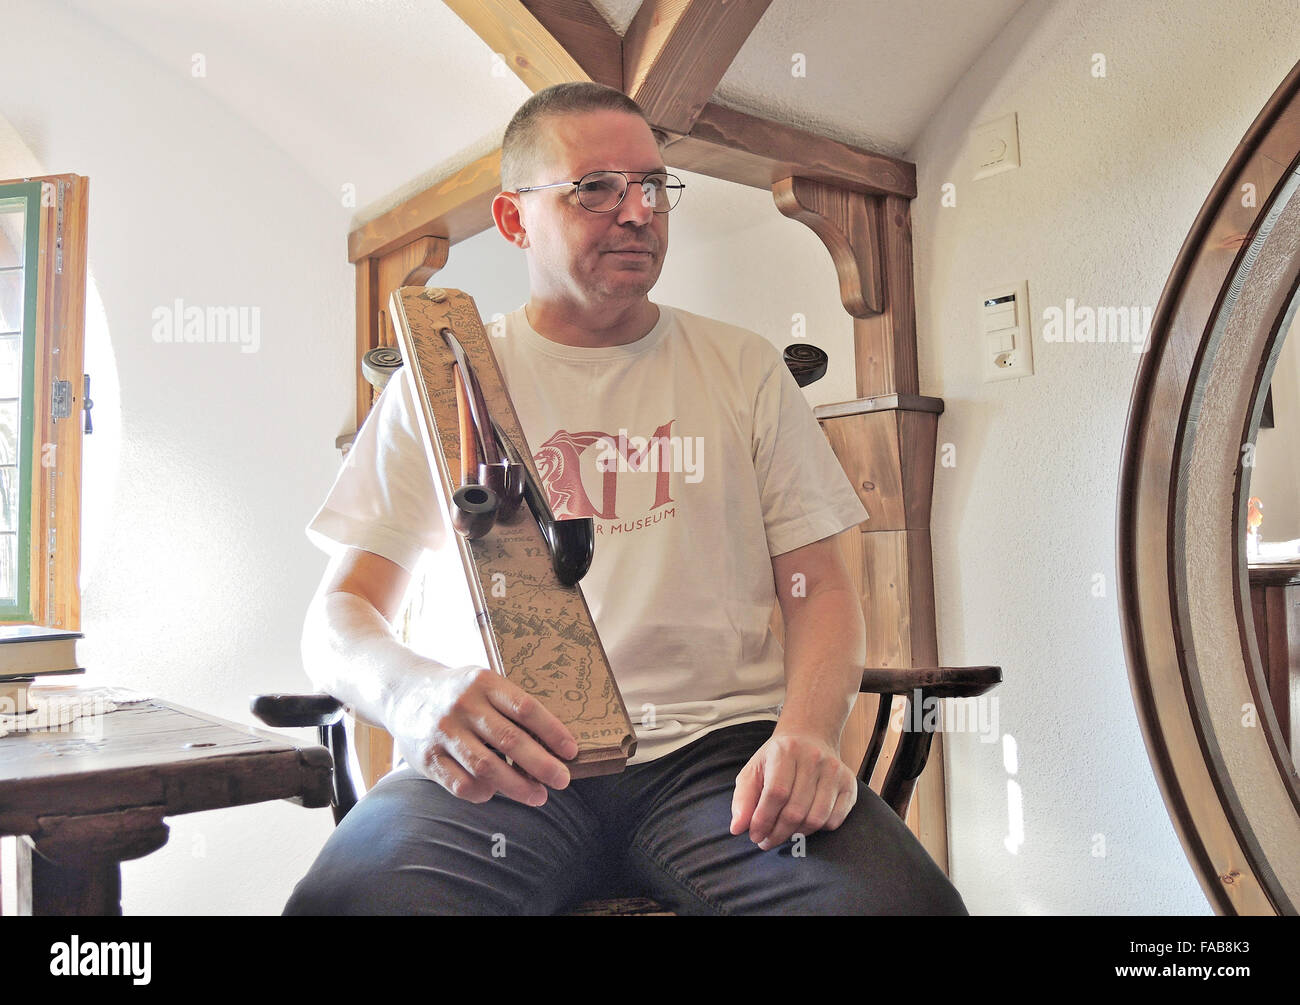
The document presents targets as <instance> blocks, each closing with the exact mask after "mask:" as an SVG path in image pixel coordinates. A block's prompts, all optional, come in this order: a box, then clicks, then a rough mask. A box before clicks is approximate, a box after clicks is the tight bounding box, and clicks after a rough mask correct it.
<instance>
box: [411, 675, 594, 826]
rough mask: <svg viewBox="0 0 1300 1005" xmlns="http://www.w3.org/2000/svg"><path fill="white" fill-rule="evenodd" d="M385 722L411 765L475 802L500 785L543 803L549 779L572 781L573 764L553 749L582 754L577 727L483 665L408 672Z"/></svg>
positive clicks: (513, 795) (516, 796)
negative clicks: (571, 728) (572, 727)
mask: <svg viewBox="0 0 1300 1005" xmlns="http://www.w3.org/2000/svg"><path fill="white" fill-rule="evenodd" d="M385 725H386V726H387V727H388V729H389V731H390V732H391V733H392V734H393V738H394V741H395V743H396V746H397V749H398V751H399V752H400V753H401V755H402V756H403V757H405V758H406V761H407V763H408V764H410V765H411V766H412V767H414V768H415V770H416V771H419V772H421V773H422V774H424V775H425V776H427V777H428V778H431V779H433V780H434V781H435V782H437V783H438V784H439V785H441V786H442V787H443V788H444V789H446V790H447V791H448V792H450V793H451V794H452V795H454V796H457V797H459V798H460V799H465V800H468V801H469V802H471V803H485V802H487V801H488V800H489V799H491V798H492V797H493V796H494V795H496V794H497V793H498V792H500V793H501V794H502V795H503V796H506V797H507V798H510V799H513V800H515V801H516V802H520V803H526V804H528V805H530V806H541V805H542V804H543V803H545V802H546V796H547V790H546V785H550V786H551V787H552V788H556V789H562V788H564V787H565V786H567V785H568V784H569V770H568V768H566V767H565V766H564V764H562V763H561V762H560V760H559V759H557V758H556V757H555V756H553V755H552V753H551V751H554V752H555V753H556V754H559V755H560V757H563V758H565V759H566V760H567V759H570V758H572V757H574V756H575V755H576V754H577V753H578V744H577V741H576V740H574V738H573V734H572V733H570V732H569V730H568V729H566V728H565V726H564V724H563V723H562V722H560V720H559V719H557V718H556V717H555V716H554V715H552V714H551V713H550V712H548V711H547V710H546V709H545V707H543V705H542V703H541V702H539V701H538V700H537V699H536V698H534V697H533V696H532V695H530V694H529V693H528V692H526V691H524V690H523V689H522V688H521V687H519V686H518V685H517V684H514V683H512V682H510V681H508V680H506V679H505V678H504V677H502V676H500V675H499V674H496V673H493V672H492V671H491V670H489V669H487V668H486V667H480V666H463V667H457V668H455V669H453V670H445V669H443V668H442V667H438V668H437V669H436V670H435V669H430V670H429V671H428V672H427V673H420V674H416V675H413V676H412V677H409V678H407V680H406V682H404V684H403V685H402V686H401V688H400V689H399V691H398V693H397V694H396V696H395V697H394V699H393V701H392V705H391V714H390V715H389V716H387V722H386V723H385ZM535 737H536V738H535ZM539 739H540V740H541V741H542V742H541V743H539V742H538V740H539ZM543 743H544V744H545V746H543ZM548 747H549V748H550V749H549V750H548V749H547V748H548ZM502 754H505V755H507V756H509V757H510V758H511V759H512V760H513V761H514V762H515V763H514V766H513V767H512V766H511V765H509V764H507V763H506V761H505V758H503V757H502V756H501V755H502ZM543 782H545V783H546V784H545V785H543V784H542V783H543Z"/></svg>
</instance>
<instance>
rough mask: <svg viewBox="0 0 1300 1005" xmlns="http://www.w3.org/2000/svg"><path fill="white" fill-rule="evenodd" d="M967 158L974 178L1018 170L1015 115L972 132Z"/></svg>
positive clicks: (1007, 116)
mask: <svg viewBox="0 0 1300 1005" xmlns="http://www.w3.org/2000/svg"><path fill="white" fill-rule="evenodd" d="M970 155H971V166H972V167H973V169H974V174H973V175H972V178H974V179H979V178H987V177H988V176H989V175H994V174H1000V173H1001V172H1003V171H1012V170H1014V169H1015V168H1018V167H1020V131H1019V130H1018V129H1017V127H1016V113H1015V112H1009V113H1008V114H1006V115H1004V116H1002V117H1001V118H999V119H993V120H992V121H990V122H985V123H984V124H983V125H980V126H976V127H975V128H974V129H972V130H971V134H970Z"/></svg>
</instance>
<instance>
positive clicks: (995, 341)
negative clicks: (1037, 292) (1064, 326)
mask: <svg viewBox="0 0 1300 1005" xmlns="http://www.w3.org/2000/svg"><path fill="white" fill-rule="evenodd" d="M975 331H976V338H977V339H978V340H979V357H980V363H979V367H980V377H981V379H982V380H983V381H984V382H985V383H989V382H990V381H994V380H1011V379H1013V378H1015V377H1032V376H1033V374H1034V350H1033V341H1034V339H1033V331H1034V326H1033V324H1032V323H1031V322H1030V317H1029V283H1028V282H1027V281H1025V280H1022V281H1021V282H1018V283H1006V284H1004V285H1002V286H990V287H989V288H988V289H986V290H985V291H984V295H983V296H982V297H980V303H979V321H978V323H977V326H976V329H975Z"/></svg>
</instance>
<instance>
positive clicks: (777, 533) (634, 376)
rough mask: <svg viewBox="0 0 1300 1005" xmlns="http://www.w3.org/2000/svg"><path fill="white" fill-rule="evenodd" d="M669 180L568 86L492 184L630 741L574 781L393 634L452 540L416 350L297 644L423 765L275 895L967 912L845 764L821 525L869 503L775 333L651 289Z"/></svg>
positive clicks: (527, 416) (602, 104) (559, 733)
mask: <svg viewBox="0 0 1300 1005" xmlns="http://www.w3.org/2000/svg"><path fill="white" fill-rule="evenodd" d="M677 184H678V179H676V178H675V177H673V176H671V175H668V174H667V173H666V168H665V165H664V162H663V154H662V151H661V148H660V146H659V144H658V143H657V142H656V138H655V136H654V134H653V133H652V131H651V129H650V126H649V124H648V122H647V121H646V119H645V118H644V116H643V115H642V114H641V111H640V109H639V108H638V107H637V105H636V104H635V103H634V102H632V101H631V100H630V99H629V98H627V97H626V96H625V95H623V94H621V93H620V92H618V91H617V90H614V89H612V88H607V87H604V86H601V85H597V84H562V85H559V86H557V87H552V88H548V89H547V90H544V91H542V92H539V93H538V94H537V95H535V96H534V97H533V98H531V99H530V100H529V101H528V102H526V103H525V104H524V105H523V106H522V107H521V108H520V110H519V111H518V112H517V113H516V115H515V117H514V119H513V120H512V121H511V123H510V125H509V127H508V128H507V130H506V135H505V139H504V141H503V147H502V192H501V193H500V194H499V195H498V196H497V197H496V199H495V200H494V202H493V206H492V210H493V218H494V220H495V222H496V226H497V230H498V231H499V232H500V233H501V234H502V236H504V237H505V238H506V239H507V240H509V241H510V242H511V243H512V244H514V245H515V246H516V247H518V248H520V249H522V250H523V252H524V254H525V257H526V260H527V262H528V271H529V281H530V295H529V299H528V302H527V303H526V304H525V305H524V306H523V307H521V308H519V309H518V310H516V311H514V312H513V313H512V314H510V315H509V316H508V317H507V318H506V319H505V324H504V327H505V332H504V336H503V337H501V338H494V339H492V342H493V350H494V353H495V355H496V357H497V360H498V363H499V365H500V366H501V369H502V374H503V376H504V378H505V381H506V385H507V387H508V388H509V390H510V393H511V397H512V400H513V401H514V404H515V406H516V410H517V411H518V413H519V418H520V422H521V425H522V427H523V430H524V433H525V435H526V436H527V438H528V442H529V446H530V447H531V449H532V450H533V452H534V458H535V459H536V460H537V463H538V467H539V472H540V473H541V474H542V476H543V479H544V481H546V483H547V491H548V494H549V496H550V499H551V503H552V505H553V507H554V508H555V510H556V511H557V515H560V516H591V517H592V518H593V519H594V521H595V527H596V532H597V534H596V552H595V558H594V560H593V563H592V566H591V569H590V571H589V572H588V573H587V576H586V577H585V578H584V580H583V583H582V588H583V593H584V595H585V596H586V598H587V600H588V603H589V605H590V607H591V610H592V615H593V618H594V620H595V622H596V626H597V629H598V630H599V632H600V635H601V639H602V642H603V644H604V646H605V649H606V651H607V653H608V654H609V657H610V663H611V666H612V668H613V670H614V674H615V676H616V678H617V680H618V683H619V686H620V689H621V691H622V693H623V696H624V699H625V701H626V704H627V706H628V709H629V711H630V712H631V714H632V716H633V719H634V720H635V721H636V727H637V738H638V748H637V751H636V754H635V756H634V757H633V758H632V759H631V760H630V761H629V764H628V766H627V768H626V769H625V770H624V771H623V772H622V773H621V774H618V775H610V776H603V777H596V778H587V779H579V780H576V781H571V780H570V778H569V774H568V771H567V769H566V768H565V765H564V761H565V760H566V759H567V758H570V757H572V756H573V755H574V753H575V752H576V744H575V743H574V740H573V737H572V736H571V734H569V732H568V730H567V729H566V728H565V727H564V726H563V725H562V724H561V723H560V722H559V721H558V720H557V719H555V718H554V717H553V716H552V715H550V714H549V713H548V712H546V711H545V710H544V709H543V708H542V707H541V705H540V704H539V703H538V702H537V701H536V700H535V699H533V698H531V697H530V696H528V695H527V694H526V693H525V692H524V691H522V690H521V689H520V688H518V687H517V686H515V685H514V684H512V683H511V682H509V681H507V680H504V679H502V678H500V677H498V676H496V675H494V674H492V673H491V672H490V671H488V670H486V669H484V668H483V667H482V666H481V665H478V664H476V663H474V662H472V660H471V661H470V662H467V663H465V664H464V665H458V664H456V663H455V662H454V661H449V662H447V663H441V662H437V661H436V660H435V659H433V658H430V656H426V655H424V654H420V653H416V652H414V651H413V650H412V649H409V648H407V647H406V646H405V645H403V644H402V643H400V642H398V641H397V640H396V639H395V638H394V637H393V634H392V631H391V627H390V625H391V622H392V621H393V619H394V618H395V617H396V616H397V614H398V611H399V607H400V604H401V601H402V598H403V596H404V593H405V589H406V586H407V583H408V581H409V578H410V572H411V570H412V569H413V568H414V567H415V565H416V563H417V561H418V560H419V559H420V558H421V556H422V555H424V554H425V553H426V552H427V553H431V554H443V555H446V554H448V553H449V548H450V542H449V534H450V533H451V532H450V531H449V530H448V528H447V527H446V526H445V524H444V522H443V519H442V517H441V515H440V514H439V512H438V510H437V506H436V496H435V495H434V488H433V482H432V476H431V474H430V472H429V468H428V462H427V460H426V459H425V455H424V450H423V447H422V445H421V443H420V440H419V433H418V426H417V425H416V419H415V417H414V408H415V406H414V398H413V395H412V391H411V387H410V378H409V376H407V375H406V374H405V373H403V374H402V375H400V376H398V377H395V378H394V379H393V380H392V381H391V382H390V383H389V385H388V386H387V387H386V388H385V390H384V392H383V394H382V395H381V396H380V400H379V402H378V403H377V404H376V406H375V412H374V414H372V416H371V418H370V419H369V420H368V421H367V422H366V424H365V426H364V428H363V429H362V431H361V433H360V434H359V435H358V438H357V441H356V443H355V444H354V446H353V449H352V451H351V452H350V453H349V455H348V458H347V459H346V460H345V462H344V465H343V468H342V470H341V471H340V474H339V477H338V479H337V480H336V482H335V485H334V487H333V489H332V490H331V493H330V496H329V497H328V499H327V500H326V502H325V504H324V505H323V506H322V507H321V510H320V512H319V513H318V514H317V515H316V517H315V518H314V519H313V521H312V523H311V524H310V525H309V527H308V532H309V534H310V535H311V536H312V538H313V540H315V541H316V542H317V543H318V544H320V545H321V546H322V547H324V548H326V549H327V550H331V551H333V552H334V553H335V559H334V561H333V563H332V564H331V566H330V569H329V570H328V571H327V573H326V576H325V578H324V580H323V581H322V584H321V588H320V590H319V591H318V593H317V596H316V598H315V600H314V601H313V604H312V608H311V611H310V613H309V615H308V618H307V623H306V625H305V628H304V635H303V652H304V659H305V662H306V666H307V668H308V672H309V673H310V674H311V676H312V678H313V680H314V681H315V683H316V684H317V685H318V686H319V687H321V688H322V689H324V690H326V691H328V692H330V693H331V694H334V695H336V696H337V697H339V698H341V699H342V700H343V701H345V702H347V703H348V705H350V706H351V707H352V708H353V709H354V710H355V711H356V712H357V713H359V714H360V715H362V716H363V717H365V718H367V719H370V720H372V721H374V722H378V723H382V724H383V725H384V726H385V727H387V728H388V730H389V731H390V732H391V733H392V734H393V736H394V738H395V742H396V746H397V750H398V751H399V752H400V753H401V755H402V757H403V759H404V760H405V762H406V764H405V766H404V767H402V768H400V769H399V770H396V771H394V772H393V773H391V774H389V775H388V776H387V777H385V778H384V779H382V780H381V781H380V782H379V783H378V784H377V785H376V786H375V787H374V789H373V790H372V791H370V792H369V793H368V794H367V795H366V796H365V797H364V798H363V799H362V800H361V801H360V803H358V805H357V806H356V807H355V808H354V809H353V810H352V812H351V813H350V814H349V815H348V816H347V818H345V820H344V821H343V823H342V824H341V825H340V826H339V827H338V828H337V830H336V831H335V832H334V834H333V835H332V836H331V837H330V839H329V841H327V842H326V845H325V847H324V849H323V850H322V852H321V854H320V856H319V858H318V859H317V861H316V863H315V864H314V865H313V866H312V869H311V871H310V872H309V873H308V875H307V876H306V877H305V878H304V879H303V880H302V881H301V882H300V883H299V884H298V886H297V888H296V889H295V891H294V894H293V896H292V897H291V899H290V902H289V904H288V905H287V907H286V913H389V912H393V913H419V912H423V913H447V914H454V913H551V912H555V911H559V910H562V909H564V908H565V907H566V906H568V905H571V904H573V903H574V902H576V901H578V900H580V899H582V898H584V897H588V896H592V895H596V894H598V893H599V892H601V890H602V888H607V886H606V885H607V884H611V883H612V884H615V885H617V886H618V887H619V888H620V889H621V890H622V891H626V892H631V891H640V892H643V893H645V894H646V895H648V896H651V897H654V898H655V899H657V900H659V901H660V902H661V903H663V904H665V905H666V906H668V907H669V908H671V909H672V910H674V911H676V912H678V913H683V914H686V913H719V914H732V913H734V914H741V913H894V912H897V913H949V914H964V913H966V912H965V908H964V905H963V904H962V901H961V898H960V897H959V896H958V894H957V892H956V890H955V889H954V888H953V887H952V885H951V884H950V883H949V882H948V880H947V878H946V877H945V876H944V875H943V873H942V871H941V870H940V869H939V868H938V867H937V866H936V864H935V863H934V861H933V860H932V859H931V858H930V857H929V856H928V855H927V854H926V852H925V850H924V849H923V848H922V847H921V845H920V844H919V842H917V841H916V839H915V838H914V837H913V835H912V834H911V833H910V832H909V831H908V830H907V828H906V827H905V826H904V825H903V823H902V822H901V821H900V820H899V819H898V817H897V816H896V815H895V814H894V813H893V812H892V811H891V810H889V808H888V807H887V806H886V805H885V804H884V803H883V802H882V801H881V800H880V798H879V797H878V796H876V795H875V794H874V793H872V792H871V791H870V790H869V789H867V788H866V786H864V785H862V784H861V783H859V782H858V781H857V779H856V778H855V777H854V773H853V771H852V770H851V769H850V768H849V766H848V765H846V764H845V763H844V762H843V761H841V760H840V758H839V756H838V749H839V742H840V733H841V730H842V729H843V726H844V723H845V721H846V719H847V717H848V714H849V711H850V709H851V708H852V703H853V700H854V697H855V695H856V693H857V684H858V680H859V677H860V673H861V667H862V665H863V662H864V660H865V631H864V626H863V619H862V613H861V608H860V605H859V600H858V598H857V595H856V593H855V591H854V589H853V588H852V585H851V583H850V580H849V578H848V575H847V573H846V570H845V568H844V565H843V562H842V560H841V558H840V556H839V551H838V547H837V545H836V543H835V535H836V534H838V533H840V532H842V531H844V530H846V529H849V528H852V527H854V526H856V525H857V524H859V523H861V522H862V521H863V520H865V519H866V518H867V514H866V511H865V509H864V508H863V506H862V504H861V502H860V501H859V500H858V498H857V496H856V494H855V493H854V491H853V489H852V487H851V486H850V484H849V482H848V479H847V478H846V477H845V475H844V472H843V470H842V469H841V468H840V466H839V464H838V462H837V461H836V459H835V457H834V454H833V453H832V452H831V450H830V447H829V445H828V444H827V442H826V439H825V437H824V436H823V435H822V433H821V431H820V429H819V428H818V426H817V423H816V420H815V419H814V418H813V416H812V413H811V411H810V410H809V408H808V405H807V402H806V400H805V399H804V398H803V397H802V395H801V393H800V392H799V390H798V388H797V386H796V384H795V382H794V379H793V378H792V377H791V375H790V373H789V372H788V370H787V369H786V367H785V365H784V363H783V362H782V359H781V356H780V354H779V353H778V352H777V350H776V349H775V347H773V346H772V345H771V344H770V343H768V342H767V341H766V340H765V339H763V338H762V337H761V336H759V335H757V334H755V333H753V332H749V331H746V330H744V329H740V328H736V327H734V326H731V325H726V324H723V323H721V322H718V321H714V320H711V319H709V318H703V317H700V316H698V315H694V314H690V313H689V312H686V311H682V310H679V309H675V308H670V307H667V306H664V305H659V304H655V303H653V302H651V301H650V299H649V297H648V293H649V291H650V290H651V288H652V287H653V286H654V285H655V282H656V281H657V279H658V277H659V273H660V270H661V268H662V266H663V261H664V255H665V253H666V251H667V247H668V211H669V210H670V209H671V208H672V207H673V205H674V204H675V202H676V200H677V198H678V196H679V195H680V188H678V187H676V186H677ZM470 292H473V291H470ZM638 437H641V439H638ZM653 461H660V462H661V463H652V462H653ZM447 569H448V576H450V577H455V576H457V575H459V573H458V572H455V571H452V570H451V568H450V567H447ZM774 600H776V601H778V602H779V603H780V605H781V610H782V613H783V617H784V623H785V626H786V645H785V649H784V653H783V652H782V649H781V647H780V646H779V645H778V644H777V642H776V640H775V637H774V636H773V635H772V633H771V632H770V630H769V617H770V613H771V610H772V605H773V601H774ZM462 620H469V622H470V624H471V625H472V612H471V613H470V615H469V618H468V619H462ZM452 648H453V647H452V646H450V645H449V646H448V647H447V649H448V651H450V649H452ZM434 655H443V656H444V658H446V655H445V654H443V653H435V654H434ZM503 754H505V755H508V756H509V757H510V758H511V759H512V760H513V762H514V766H511V765H510V764H507V762H506V760H505V759H504V757H503V756H502V755H503Z"/></svg>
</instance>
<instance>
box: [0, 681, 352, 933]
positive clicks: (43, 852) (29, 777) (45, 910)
mask: <svg viewBox="0 0 1300 1005" xmlns="http://www.w3.org/2000/svg"><path fill="white" fill-rule="evenodd" d="M331 769H332V762H331V759H330V756H329V753H328V752H327V751H326V750H325V748H324V747H319V746H315V745H311V746H298V745H297V744H295V743H294V742H293V741H292V740H290V739H287V738H284V737H280V736H276V735H275V734H274V733H268V732H263V731H262V730H257V729H252V728H249V727H247V726H241V725H238V724H236V723H233V722H226V721H225V720H223V719H217V718H214V717H212V716H210V715H206V714H204V713H202V712H195V711H193V710H191V709H188V708H182V707H180V706H178V705H173V704H171V703H169V702H163V701H159V700H149V701H145V702H141V703H138V704H130V705H122V706H119V707H118V708H116V709H114V710H113V711H109V712H105V713H103V714H102V715H100V716H98V717H97V718H95V719H94V720H93V721H92V722H90V723H83V725H82V726H80V727H75V724H73V726H72V727H71V728H70V727H69V726H66V725H65V726H64V727H63V728H62V729H45V730H41V729H37V730H34V731H30V732H13V733H9V734H8V735H7V736H0V836H4V835H25V837H20V838H19V840H18V842H17V845H18V874H19V889H18V905H19V913H20V914H24V913H28V912H30V913H32V914H36V915H42V914H47V915H48V914H55V915H68V914H96V915H104V914H121V913H122V908H121V882H122V881H121V868H120V863H121V862H123V861H126V860H128V859H133V858H140V857H142V856H144V855H147V854H149V853H150V852H152V851H156V850H157V849H158V848H161V847H162V846H163V845H164V844H166V843H167V836H168V827H167V824H165V823H164V822H163V818H164V817H169V816H173V815H175V814H178V813H194V812H197V811H199V810H211V809H218V808H220V807H223V806H240V805H244V804H247V803H257V802H262V801H264V800H270V799H288V800H290V801H292V802H296V803H300V804H301V805H303V806H328V805H329V802H330V773H331Z"/></svg>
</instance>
